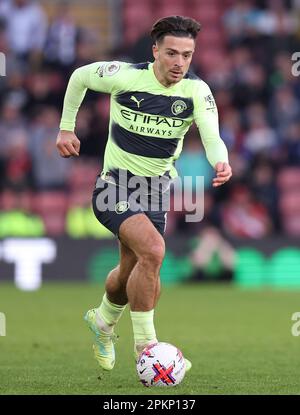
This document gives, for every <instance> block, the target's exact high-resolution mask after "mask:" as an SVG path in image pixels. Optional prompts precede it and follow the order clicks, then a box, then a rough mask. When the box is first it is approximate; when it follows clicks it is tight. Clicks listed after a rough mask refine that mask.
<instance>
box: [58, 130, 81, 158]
mask: <svg viewBox="0 0 300 415" xmlns="http://www.w3.org/2000/svg"><path fill="white" fill-rule="evenodd" d="M56 147H57V149H58V151H59V154H60V155H61V156H62V157H65V158H67V157H71V156H77V157H78V156H79V151H80V141H79V140H78V138H77V137H76V134H74V133H73V132H72V131H66V130H60V132H59V133H58V135H57V139H56Z"/></svg>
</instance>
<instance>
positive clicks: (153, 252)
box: [139, 241, 165, 269]
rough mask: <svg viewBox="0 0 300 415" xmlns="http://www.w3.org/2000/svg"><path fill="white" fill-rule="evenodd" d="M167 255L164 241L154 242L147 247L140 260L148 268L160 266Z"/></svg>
mask: <svg viewBox="0 0 300 415" xmlns="http://www.w3.org/2000/svg"><path fill="white" fill-rule="evenodd" d="M164 256H165V245H164V243H163V242H158V241H156V242H153V243H151V244H149V245H148V246H147V247H145V250H144V251H143V253H142V254H141V256H140V258H139V262H140V263H141V264H142V265H143V266H145V267H147V268H149V267H150V268H155V269H156V268H158V269H159V268H160V267H161V264H162V262H163V259H164Z"/></svg>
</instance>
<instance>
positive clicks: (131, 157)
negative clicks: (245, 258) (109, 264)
mask: <svg viewBox="0 0 300 415" xmlns="http://www.w3.org/2000/svg"><path fill="white" fill-rule="evenodd" d="M199 30H200V24H199V23H198V22H197V21H195V20H193V19H190V18H187V17H181V16H170V17H165V18H162V19H160V20H159V21H157V22H156V23H155V24H154V26H153V28H152V31H151V36H152V39H153V42H154V45H153V56H154V62H152V63H142V64H130V63H124V62H96V63H92V64H90V65H86V66H83V67H80V68H78V69H76V70H75V71H74V72H73V74H72V75H71V77H70V80H69V83H68V87H67V90H66V94H65V99H64V106H63V113H62V119H61V123H60V132H59V134H58V137H57V148H58V150H59V153H60V155H61V156H62V157H70V156H79V151H80V141H79V139H78V138H77V137H76V135H75V134H74V128H75V120H76V114H77V112H78V109H79V107H80V104H81V102H82V100H83V98H84V96H85V93H86V90H87V89H91V90H93V91H99V92H105V93H109V94H110V95H111V109H110V126H109V137H108V141H107V144H106V149H105V155H104V167H103V171H102V173H101V174H100V175H99V176H98V178H97V181H96V185H95V190H94V193H93V208H94V212H95V215H96V217H97V218H98V220H99V221H100V222H101V223H102V224H103V225H105V226H106V227H107V228H108V229H110V230H111V231H112V232H113V233H114V234H115V235H117V237H118V239H119V247H120V263H119V265H118V266H117V267H116V268H115V269H113V270H112V271H111V272H110V273H109V275H108V277H107V280H106V284H105V294H104V296H103V299H102V302H101V304H100V306H99V307H98V308H95V309H92V310H89V311H88V312H87V314H86V316H85V320H86V321H87V323H88V325H89V327H90V329H91V330H92V331H93V332H94V334H95V338H94V343H93V348H94V354H95V357H96V359H97V361H98V363H99V365H100V366H101V367H102V368H103V369H105V370H111V369H112V368H113V367H114V364H115V351H114V338H115V334H114V327H115V325H116V323H117V322H118V320H119V319H120V317H121V315H122V313H123V311H124V309H125V307H126V304H128V303H129V306H130V316H131V321H132V327H133V335H134V353H135V357H136V358H137V357H138V355H139V353H140V352H141V351H142V350H143V349H144V348H145V347H146V346H148V345H150V344H152V343H156V342H157V336H156V332H155V327H154V309H155V306H156V303H157V301H158V297H159V293H160V278H159V270H160V267H161V264H162V261H163V258H164V255H165V243H164V238H163V234H164V230H165V224H166V212H165V210H164V209H163V208H161V210H158V211H157V210H156V211H151V210H150V209H148V210H147V209H143V208H142V207H136V206H133V205H131V203H132V202H130V200H129V199H128V198H127V199H125V200H124V196H120V194H119V193H122V192H121V191H120V190H121V188H122V186H121V184H120V183H121V179H122V178H121V173H120V172H122V173H124V172H125V173H126V174H127V176H126V177H127V179H128V177H129V178H132V177H141V178H145V179H146V180H147V183H148V181H149V179H153V178H155V177H156V178H160V179H161V178H163V179H165V182H167V183H168V182H169V181H170V180H171V179H172V178H174V177H176V175H177V173H176V170H175V167H174V160H176V159H177V158H178V157H179V154H180V152H181V149H182V145H183V139H184V135H185V134H186V132H187V131H188V129H189V127H190V125H191V124H192V122H193V121H195V123H196V125H197V127H198V129H199V132H200V135H201V139H202V142H203V145H204V148H205V151H206V156H207V159H208V161H209V162H210V164H211V165H212V166H213V168H214V169H215V170H216V177H215V178H214V179H213V186H214V187H217V186H220V185H222V184H224V183H225V182H227V181H228V180H229V179H230V177H231V175H232V173H231V167H230V165H229V163H228V153H227V149H226V146H225V144H224V142H223V141H222V139H221V138H220V135H219V126H218V113H217V109H216V104H215V101H214V99H213V96H212V93H211V91H210V88H209V87H208V85H207V84H206V83H205V82H204V81H202V80H201V79H199V78H198V77H196V76H195V75H193V74H192V73H190V72H189V66H190V63H191V60H192V56H193V52H194V49H195V40H196V37H197V34H198V32H199ZM125 183H126V184H127V183H128V182H125ZM167 187H168V186H165V189H166V188H167ZM125 188H126V185H125ZM165 189H163V190H162V191H159V192H158V199H160V198H161V196H162V193H163V192H164V191H165ZM123 190H124V186H123ZM126 190H128V189H126ZM155 191H156V196H157V189H154V193H155ZM104 193H105V194H106V195H107V196H108V200H113V202H111V204H110V202H108V206H107V207H106V208H105V209H103V205H104V203H103V201H104V196H103V194H104ZM128 193H129V196H130V192H128ZM151 195H152V189H151V186H150V196H151ZM102 196H103V197H102ZM127 196H128V195H127ZM114 198H115V199H114ZM101 201H102V202H101ZM190 367H191V363H190V362H189V361H188V360H187V359H186V368H187V369H189V368H190Z"/></svg>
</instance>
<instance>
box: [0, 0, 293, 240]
mask: <svg viewBox="0 0 300 415" xmlns="http://www.w3.org/2000/svg"><path fill="white" fill-rule="evenodd" d="M92 5H93V6H92ZM86 7H96V6H95V2H93V3H91V5H90V6H88V5H86ZM172 14H181V15H187V16H191V17H194V18H196V19H197V20H199V21H200V22H201V23H202V26H203V27H202V31H201V32H200V34H199V38H198V41H197V49H196V52H195V55H194V59H193V64H192V70H193V71H194V72H195V73H196V74H197V75H198V76H199V77H200V78H202V79H204V80H205V81H206V82H207V83H208V84H209V85H210V87H211V89H212V91H213V93H214V96H215V99H216V102H217V106H218V109H219V118H220V133H221V137H222V138H223V140H224V141H225V143H226V145H227V147H228V150H229V154H230V163H231V165H232V168H233V174H234V177H233V179H232V181H231V183H228V184H226V185H225V186H223V187H220V188H218V189H217V190H215V189H213V188H212V186H211V180H212V177H213V174H214V172H213V170H212V168H211V167H210V166H209V164H208V162H207V160H206V157H205V154H204V151H203V147H202V145H201V140H200V139H199V135H198V131H196V128H195V127H193V128H191V130H190V132H189V133H188V135H187V137H186V139H185V145H184V149H183V152H182V155H181V158H180V159H179V160H178V161H177V164H176V167H177V169H178V171H179V174H180V175H181V176H182V177H183V176H193V177H194V178H195V177H196V176H204V207H205V215H204V219H203V220H202V221H201V222H199V223H196V224H195V223H186V221H185V212H173V213H172V212H171V214H169V217H168V227H167V229H168V234H169V235H170V234H173V233H174V232H184V233H187V232H189V233H190V234H197V233H198V232H200V231H203V229H206V230H207V229H219V230H220V231H221V233H222V234H223V235H225V236H226V237H228V238H237V239H239V238H246V239H259V238H263V237H267V236H272V235H275V234H281V235H288V236H296V237H297V236H300V82H299V79H300V78H299V76H295V74H293V72H292V65H293V64H294V62H293V60H292V55H293V53H294V52H297V51H299V52H300V1H298V0H294V1H293V0H291V1H284V0H272V1H271V0H270V1H268V0H265V1H255V0H224V1H221V0H210V1H204V0H185V1H184V0H172V1H169V0H159V1H158V0H151V1H150V0H149V1H144V2H140V4H138V2H136V1H129V0H124V1H123V2H121V4H120V15H121V16H122V19H121V20H122V21H121V29H122V40H120V42H119V44H118V45H117V46H116V48H115V49H114V50H110V51H106V52H105V54H104V53H102V54H99V52H98V48H97V43H98V42H101V39H98V38H97V36H95V34H94V33H93V31H92V30H91V29H90V28H89V27H85V26H81V25H80V22H77V21H75V20H74V18H73V17H72V6H69V5H68V3H67V2H61V3H58V6H57V12H56V14H55V16H54V17H52V18H51V19H50V18H49V16H47V14H46V11H45V10H44V9H43V7H42V5H41V4H40V3H38V2H34V1H31V0H2V1H1V2H0V51H1V52H2V53H3V54H4V55H5V60H6V62H5V63H6V76H1V77H0V91H1V94H0V97H1V98H0V112H1V117H0V238H1V237H5V236H10V235H22V236H29V235H36V236H37V235H44V234H48V235H52V236H60V235H65V234H67V235H70V236H72V237H85V236H92V237H99V238H101V237H110V236H111V235H110V233H109V232H108V231H106V230H105V229H104V228H103V227H101V226H99V225H98V224H96V222H95V221H96V219H95V218H94V217H93V213H92V211H91V208H90V204H91V193H92V189H93V185H94V181H95V177H96V175H97V174H98V173H99V171H101V165H102V160H103V154H104V148H105V144H106V138H107V134H108V120H109V96H106V95H104V94H96V93H93V92H88V93H87V95H86V98H85V100H84V103H83V105H82V107H81V110H80V112H79V114H78V119H77V128H76V133H77V135H78V137H79V138H80V140H81V143H82V146H81V156H80V157H79V158H78V159H63V158H60V157H59V156H58V153H57V151H56V148H55V139H56V135H57V132H58V125H59V120H60V114H61V109H62V102H63V96H64V92H65V89H66V85H67V81H68V78H69V76H70V74H71V73H72V71H73V70H74V69H75V68H77V67H79V66H81V65H84V64H87V63H90V62H93V61H99V60H125V61H130V62H139V61H147V60H150V61H151V60H152V56H151V41H150V38H149V34H148V33H149V30H150V28H151V25H152V24H153V22H154V21H155V20H156V19H158V18H160V17H162V16H166V15H172ZM145 30H147V32H146V33H145ZM188 190H189V191H190V192H191V193H193V192H195V191H196V189H195V184H192V185H191V188H190V189H188ZM208 234H209V235H210V233H209V232H208ZM212 234H213V231H212ZM208 240H209V238H208Z"/></svg>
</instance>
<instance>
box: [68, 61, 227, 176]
mask: <svg viewBox="0 0 300 415" xmlns="http://www.w3.org/2000/svg"><path fill="white" fill-rule="evenodd" d="M87 89H91V90H93V91H99V92H104V93H108V94H110V96H111V106H110V124H109V136H108V141H107V144H106V148H105V155H104V166H103V171H104V173H106V172H107V171H109V170H112V169H125V170H129V171H130V172H131V173H133V174H135V175H138V176H160V175H163V174H164V173H166V172H170V176H171V177H172V178H174V177H176V176H177V172H176V169H175V167H174V161H175V160H176V159H177V158H178V157H179V155H180V153H181V150H182V146H183V139H184V136H185V134H186V132H187V131H188V129H189V127H190V126H191V124H192V123H193V121H194V122H195V123H196V125H197V127H198V129H199V132H200V136H201V139H202V142H203V145H204V148H205V151H206V156H207V159H208V161H209V162H210V164H211V165H212V166H213V167H215V165H216V163H217V162H218V161H221V162H228V153H227V149H226V146H225V144H224V142H223V140H222V139H221V138H220V134H219V122H218V112H217V108H216V104H215V101H214V98H213V96H212V93H211V90H210V88H209V86H208V85H207V84H206V83H205V82H204V81H202V80H201V79H199V78H198V77H196V76H195V75H192V74H191V73H189V72H188V73H187V74H186V75H185V77H184V78H183V79H182V80H181V81H180V82H178V83H176V84H174V85H172V86H170V87H165V86H164V85H162V84H161V83H160V82H159V81H158V79H157V78H156V76H155V74H154V71H153V63H149V62H147V63H141V64H131V63H125V62H95V63H92V64H90V65H86V66H83V67H81V68H78V69H76V70H75V71H74V72H73V74H72V75H71V77H70V80H69V84H68V87H67V90H66V94H65V99H64V107H63V113H62V119H61V123H60V129H61V130H68V131H74V128H75V120H76V115H77V112H78V109H79V107H80V104H81V102H82V100H83V98H84V96H85V93H86V90H87Z"/></svg>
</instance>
